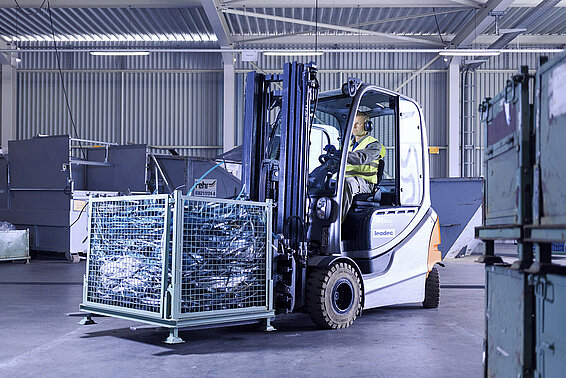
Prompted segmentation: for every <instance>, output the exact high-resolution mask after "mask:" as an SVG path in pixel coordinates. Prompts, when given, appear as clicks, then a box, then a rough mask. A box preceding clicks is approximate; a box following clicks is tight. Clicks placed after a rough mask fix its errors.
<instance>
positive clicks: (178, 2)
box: [0, 0, 200, 8]
mask: <svg viewBox="0 0 566 378" xmlns="http://www.w3.org/2000/svg"><path fill="white" fill-rule="evenodd" d="M41 3H42V0H18V4H20V6H21V7H22V8H38V7H39V5H41ZM198 6H200V1H199V0H159V1H155V0H50V7H51V8H187V7H198ZM0 8H16V4H15V3H14V1H13V0H11V1H4V2H0Z"/></svg>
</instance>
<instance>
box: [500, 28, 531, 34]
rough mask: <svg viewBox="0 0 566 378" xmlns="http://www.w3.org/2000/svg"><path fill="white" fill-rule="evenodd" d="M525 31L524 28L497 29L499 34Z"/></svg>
mask: <svg viewBox="0 0 566 378" xmlns="http://www.w3.org/2000/svg"><path fill="white" fill-rule="evenodd" d="M525 31H527V29H525V28H515V29H499V33H501V34H509V33H522V32H525Z"/></svg>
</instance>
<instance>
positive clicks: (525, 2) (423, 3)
mask: <svg viewBox="0 0 566 378" xmlns="http://www.w3.org/2000/svg"><path fill="white" fill-rule="evenodd" d="M99 1H100V0H99ZM464 2H466V3H470V4H473V3H475V4H477V5H482V4H485V3H486V2H487V1H486V0H478V1H473V0H404V1H402V2H397V3H392V2H391V0H356V1H355V2H346V1H344V0H324V1H321V2H320V6H321V7H323V8H350V7H354V6H355V7H357V6H360V7H365V8H391V7H395V8H432V7H436V8H442V7H450V8H455V7H465V8H470V5H466V4H464ZM313 3H314V1H313V2H305V0H283V1H281V2H278V3H274V2H273V1H272V0H224V1H221V2H220V5H223V6H229V7H238V8H239V7H244V6H245V7H246V8H248V9H251V8H312V5H313ZM538 3H540V0H516V1H515V2H514V3H513V6H514V7H536V6H537V5H538ZM352 4H354V5H352ZM559 6H564V7H566V0H562V2H561V3H560V5H559ZM472 7H473V8H476V6H475V5H472Z"/></svg>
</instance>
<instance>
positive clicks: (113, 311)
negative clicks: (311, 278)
mask: <svg viewBox="0 0 566 378" xmlns="http://www.w3.org/2000/svg"><path fill="white" fill-rule="evenodd" d="M148 200H164V206H165V208H166V210H167V211H166V212H165V216H164V218H163V222H164V226H165V227H164V231H163V232H164V235H163V237H162V243H163V244H162V252H163V253H162V255H161V269H162V271H161V296H160V307H159V312H150V311H144V310H139V309H133V308H126V307H121V306H115V305H109V304H103V303H97V302H94V301H92V300H90V298H89V297H88V290H89V288H90V286H89V284H90V283H89V281H88V279H89V274H90V272H91V269H92V266H91V264H92V261H91V259H92V255H91V253H92V249H91V248H92V245H91V242H92V226H93V223H94V220H93V207H95V206H96V205H97V204H98V203H101V202H113V203H119V202H125V201H148ZM187 202H199V203H208V204H216V205H219V206H225V205H238V206H243V207H255V208H257V209H259V211H261V212H262V214H265V244H264V245H265V248H264V250H263V251H262V252H261V253H262V256H263V257H262V258H263V259H264V262H265V265H264V266H265V269H264V271H262V272H261V275H260V277H261V278H262V280H263V279H265V281H264V285H265V286H264V287H263V286H262V295H263V293H264V294H265V303H264V305H261V306H259V305H254V306H250V307H242V308H226V309H220V310H218V309H216V310H209V311H197V312H188V313H187V312H186V313H183V311H182V309H181V302H182V283H183V237H184V228H183V226H184V211H185V204H186V203H187ZM88 214H89V241H88V253H87V268H86V274H85V276H84V285H83V303H82V304H81V305H80V310H81V311H84V312H87V313H91V314H99V315H108V316H112V317H116V318H122V319H128V320H134V321H139V322H144V323H148V324H152V325H158V326H163V327H167V328H170V330H171V336H170V338H168V342H182V340H180V339H179V338H178V337H177V336H178V328H182V327H195V326H206V325H214V324H230V323H241V322H248V321H256V320H262V319H263V320H265V321H266V326H267V327H268V328H271V326H270V319H271V318H273V317H274V316H275V311H274V308H273V298H274V295H273V290H274V289H273V278H272V264H273V261H272V255H273V253H272V248H273V242H272V240H273V239H272V204H271V202H265V203H264V202H253V201H241V200H228V199H219V198H207V197H192V196H183V195H182V193H181V192H180V191H175V192H174V193H173V194H172V195H167V194H161V195H160V194H157V195H135V196H123V197H105V198H91V199H90V202H89V212H88ZM169 247H170V248H169ZM125 253H126V252H125ZM262 264H263V261H262ZM262 282H263V281H262Z"/></svg>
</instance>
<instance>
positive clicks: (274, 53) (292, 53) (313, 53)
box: [263, 50, 324, 56]
mask: <svg viewBox="0 0 566 378" xmlns="http://www.w3.org/2000/svg"><path fill="white" fill-rule="evenodd" d="M322 54H324V53H323V52H322V51H309V50H299V51H293V50H288V51H287V50H286V51H264V52H263V55H268V56H320V55H322Z"/></svg>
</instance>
